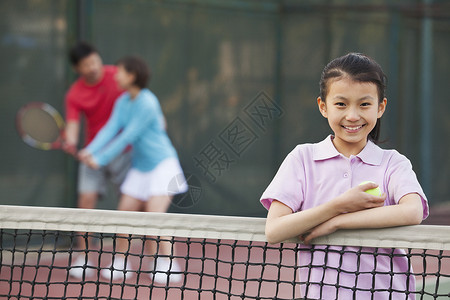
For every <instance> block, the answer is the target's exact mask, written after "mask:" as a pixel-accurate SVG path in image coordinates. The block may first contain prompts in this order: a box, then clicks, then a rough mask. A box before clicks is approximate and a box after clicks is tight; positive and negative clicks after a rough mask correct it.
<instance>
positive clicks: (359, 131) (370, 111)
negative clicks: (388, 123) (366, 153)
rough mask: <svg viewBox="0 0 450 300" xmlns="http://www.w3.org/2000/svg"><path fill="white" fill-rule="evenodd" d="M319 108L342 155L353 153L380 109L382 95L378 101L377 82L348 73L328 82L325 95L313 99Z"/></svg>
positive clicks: (359, 145) (367, 133)
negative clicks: (322, 97) (324, 97)
mask: <svg viewBox="0 0 450 300" xmlns="http://www.w3.org/2000/svg"><path fill="white" fill-rule="evenodd" d="M317 102H318V105H319V109H320V112H321V113H322V115H323V116H324V117H325V118H327V119H328V123H329V125H330V127H331V129H332V130H333V133H334V139H333V143H334V145H335V147H336V149H337V150H338V151H339V152H340V153H342V154H344V155H345V156H350V155H356V154H358V153H359V152H361V150H362V149H363V148H364V147H365V145H366V143H367V137H368V135H369V133H370V132H371V131H372V129H373V128H374V127H375V125H376V122H377V120H378V118H381V116H382V115H383V113H384V110H385V108H386V102H387V100H386V99H383V101H382V102H381V103H379V102H378V90H377V86H376V85H375V84H373V83H367V82H357V81H354V80H351V79H350V78H348V77H343V78H341V79H338V80H335V81H333V82H331V83H330V85H329V91H328V94H327V96H326V99H321V98H320V97H319V98H318V99H317Z"/></svg>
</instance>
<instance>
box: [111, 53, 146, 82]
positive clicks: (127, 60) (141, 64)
mask: <svg viewBox="0 0 450 300" xmlns="http://www.w3.org/2000/svg"><path fill="white" fill-rule="evenodd" d="M117 65H118V66H119V65H120V66H123V67H124V69H125V70H126V71H127V72H128V73H132V74H134V75H135V76H136V79H135V80H134V82H133V84H134V85H136V86H137V87H139V88H141V89H143V88H145V87H146V86H147V83H148V81H150V77H151V72H150V69H149V67H148V66H147V64H146V63H145V61H144V60H143V59H142V58H140V57H137V56H126V57H124V58H121V59H120V60H119V61H118V62H117Z"/></svg>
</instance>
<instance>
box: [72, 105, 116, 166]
mask: <svg viewBox="0 0 450 300" xmlns="http://www.w3.org/2000/svg"><path fill="white" fill-rule="evenodd" d="M121 99H122V98H119V99H118V100H117V101H116V103H115V104H114V108H113V111H112V113H111V116H110V117H109V119H108V121H107V122H106V124H105V125H104V126H103V127H102V129H100V131H99V132H98V133H97V135H96V136H95V138H94V139H93V140H92V141H91V142H90V143H89V145H88V146H87V147H86V148H85V149H83V150H82V151H81V153H80V154H81V156H82V157H83V156H86V155H89V154H90V155H92V154H95V153H96V152H98V151H100V150H101V149H102V148H103V147H105V145H107V144H108V143H109V142H110V141H111V140H112V139H113V138H114V137H115V136H116V135H117V133H118V132H119V131H120V129H121V127H120V111H121V108H120V107H121V103H122V100H121Z"/></svg>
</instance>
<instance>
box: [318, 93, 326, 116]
mask: <svg viewBox="0 0 450 300" xmlns="http://www.w3.org/2000/svg"><path fill="white" fill-rule="evenodd" d="M317 105H318V106H319V111H320V113H321V114H322V116H323V117H324V118H327V117H328V114H327V105H326V104H325V101H323V100H322V98H320V97H317Z"/></svg>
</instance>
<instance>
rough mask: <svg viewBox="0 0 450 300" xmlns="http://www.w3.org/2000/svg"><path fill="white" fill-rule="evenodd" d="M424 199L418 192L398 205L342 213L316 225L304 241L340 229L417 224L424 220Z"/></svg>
mask: <svg viewBox="0 0 450 300" xmlns="http://www.w3.org/2000/svg"><path fill="white" fill-rule="evenodd" d="M422 218H423V207H422V199H421V198H420V196H419V195H418V194H416V193H413V194H407V195H405V196H403V197H402V198H401V199H400V201H399V202H398V204H397V205H389V206H383V207H376V208H373V209H367V210H360V211H356V212H352V213H348V214H340V215H338V216H336V217H334V218H331V219H329V220H328V221H326V222H324V223H322V224H320V225H319V226H317V227H315V228H314V229H313V230H312V231H311V232H310V233H309V234H308V235H306V236H305V237H304V242H305V243H309V242H310V241H311V240H312V239H314V238H316V237H319V236H323V235H327V234H330V233H332V232H334V231H336V230H338V229H358V228H385V227H394V226H404V225H417V224H420V223H421V222H422Z"/></svg>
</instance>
